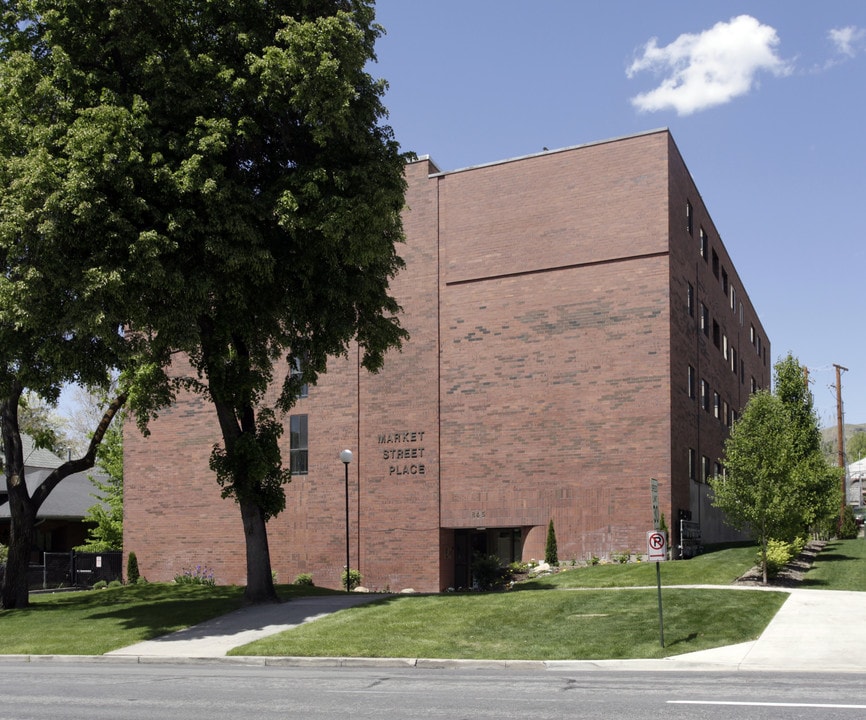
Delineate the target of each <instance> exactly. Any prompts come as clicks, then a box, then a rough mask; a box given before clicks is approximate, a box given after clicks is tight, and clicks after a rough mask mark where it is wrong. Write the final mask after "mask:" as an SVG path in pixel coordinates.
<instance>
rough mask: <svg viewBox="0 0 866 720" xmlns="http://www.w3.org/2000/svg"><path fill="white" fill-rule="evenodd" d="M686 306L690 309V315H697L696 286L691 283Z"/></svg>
mask: <svg viewBox="0 0 866 720" xmlns="http://www.w3.org/2000/svg"><path fill="white" fill-rule="evenodd" d="M686 307H688V309H689V317H694V316H695V287H694V285H692V284H691V283H689V289H688V293H687V295H686Z"/></svg>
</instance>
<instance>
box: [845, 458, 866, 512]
mask: <svg viewBox="0 0 866 720" xmlns="http://www.w3.org/2000/svg"><path fill="white" fill-rule="evenodd" d="M864 496H866V458H860V459H859V460H858V461H857V462H853V463H851V464H850V465H848V502H849V503H850V504H852V505H863V504H864V502H863V500H864Z"/></svg>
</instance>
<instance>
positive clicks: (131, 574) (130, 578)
mask: <svg viewBox="0 0 866 720" xmlns="http://www.w3.org/2000/svg"><path fill="white" fill-rule="evenodd" d="M140 577H141V575H140V574H139V571H138V558H137V557H136V555H135V553H134V552H130V553H129V555H128V556H127V558H126V582H127V583H129V584H130V585H135V584H136V583H137V582H138V580H139V578H140Z"/></svg>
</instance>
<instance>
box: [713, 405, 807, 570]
mask: <svg viewBox="0 0 866 720" xmlns="http://www.w3.org/2000/svg"><path fill="white" fill-rule="evenodd" d="M792 434H793V433H792V430H791V425H790V422H789V418H788V413H787V412H786V410H785V406H784V403H782V401H781V400H780V399H779V398H778V397H776V396H775V395H773V394H771V393H769V392H763V391H762V392H758V393H756V394H754V395H752V397H751V398H750V399H749V403H748V404H747V405H746V407H745V409H744V410H743V414H742V415H741V417H740V419H739V420H737V422H736V423H735V424H734V427H733V429H732V430H731V434H730V436H729V437H728V440H727V442H726V443H725V473H724V475H722V476H717V477H714V478H712V479H711V481H710V482H711V484H712V488H713V495H714V498H713V504H714V505H715V506H716V507H719V508H721V509H722V510H724V512H725V516H726V519H727V522H729V523H730V524H731V525H732V526H733V527H736V528H738V529H746V530H748V531H749V532H751V534H752V537H753V538H754V539H755V541H756V542H757V543H758V545H759V547H760V553H761V559H762V566H763V571H764V582H765V583H766V582H767V544H768V542H769V541H770V540H771V539H774V538H775V539H781V538H786V537H790V536H791V535H792V534H794V533H795V532H796V529H797V527H798V524H799V517H800V515H799V512H800V511H799V507H798V502H797V498H796V495H795V494H794V493H792V492H791V468H792V463H791V446H792V440H793V438H792Z"/></svg>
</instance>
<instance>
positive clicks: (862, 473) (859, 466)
mask: <svg viewBox="0 0 866 720" xmlns="http://www.w3.org/2000/svg"><path fill="white" fill-rule="evenodd" d="M848 477H850V478H856V479H866V458H860V459H859V460H858V461H857V462H852V463H851V464H850V465H848Z"/></svg>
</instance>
